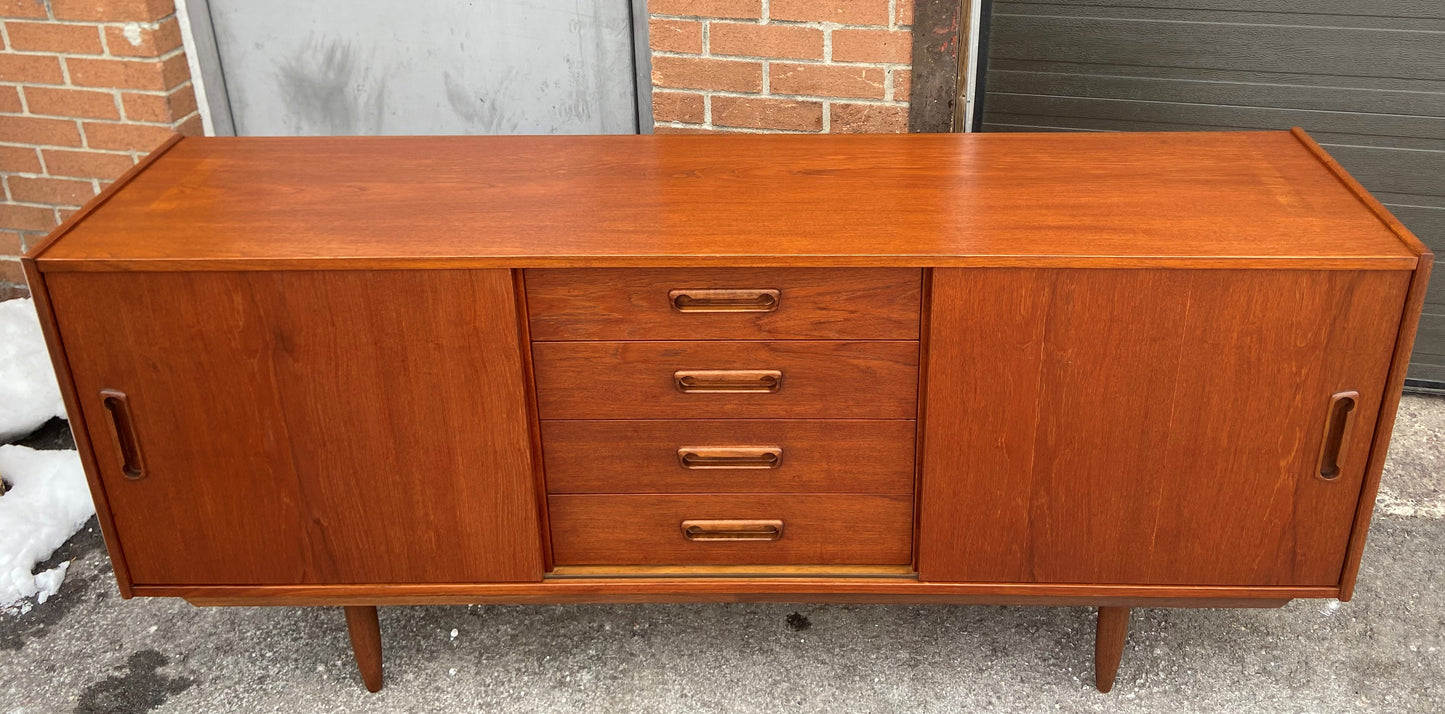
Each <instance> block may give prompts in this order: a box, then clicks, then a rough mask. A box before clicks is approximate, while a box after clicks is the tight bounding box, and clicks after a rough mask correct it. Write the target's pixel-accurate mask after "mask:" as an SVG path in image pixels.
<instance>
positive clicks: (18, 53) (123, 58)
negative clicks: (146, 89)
mask: <svg viewBox="0 0 1445 714" xmlns="http://www.w3.org/2000/svg"><path fill="white" fill-rule="evenodd" d="M5 41H6V43H7V44H6V45H5V49H4V50H0V55H10V56H13V57H58V58H60V59H62V60H65V59H78V60H98V59H108V60H114V61H116V62H163V61H165V60H168V59H170V58H172V57H175V56H176V55H177V54H183V53H185V51H186V46H185V45H184V44H182V45H181V46H179V47H175V48H172V49H169V50H166V51H165V52H163V53H161V54H158V55H113V54H111V53H110V51H109V48H106V51H105V52H104V53H103V54H98V55H87V54H79V53H76V52H48V51H41V50H17V49H15V48H13V47H11V46H10V45H9V44H8V43H9V41H10V38H9V37H6V38H5ZM61 64H62V65H63V64H65V63H64V62H61Z"/></svg>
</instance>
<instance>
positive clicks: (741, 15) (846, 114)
mask: <svg viewBox="0 0 1445 714" xmlns="http://www.w3.org/2000/svg"><path fill="white" fill-rule="evenodd" d="M648 13H649V15H650V20H649V23H648V33H649V37H650V43H651V45H652V85H653V87H652V117H653V120H654V122H655V123H656V131H657V133H659V134H663V133H682V132H702V131H752V132H757V131H768V132H772V131H792V132H831V133H842V132H902V131H907V127H908V90H909V79H910V76H911V75H910V72H909V60H910V56H911V52H912V35H911V32H910V27H909V24H910V23H911V22H912V21H913V0H650V2H649V3H648Z"/></svg>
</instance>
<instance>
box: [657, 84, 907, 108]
mask: <svg viewBox="0 0 1445 714" xmlns="http://www.w3.org/2000/svg"><path fill="white" fill-rule="evenodd" d="M653 91H657V92H662V93H668V92H671V93H676V94H701V95H703V96H704V97H707V98H711V97H728V98H730V99H777V100H783V101H799V100H802V101H812V102H839V103H842V104H877V105H880V106H890V107H906V106H908V102H907V101H904V100H901V99H858V98H855V97H839V96H833V95H829V96H826V97H825V96H821V95H817V94H767V95H764V94H755V93H753V92H733V91H728V90H722V89H719V90H712V89H675V88H672V87H656V88H654V90H653Z"/></svg>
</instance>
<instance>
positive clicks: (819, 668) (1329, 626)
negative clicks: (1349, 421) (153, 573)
mask: <svg viewBox="0 0 1445 714" xmlns="http://www.w3.org/2000/svg"><path fill="white" fill-rule="evenodd" d="M1395 432H1396V433H1395V439H1394V443H1393V444H1392V447H1391V451H1390V460H1389V465H1388V466H1387V469H1386V474H1385V479H1384V489H1383V493H1382V497H1383V499H1382V501H1381V507H1380V509H1379V510H1378V511H1377V515H1376V517H1375V521H1374V525H1373V527H1372V529H1371V532H1370V540H1369V546H1368V547H1367V548H1366V551H1365V563H1364V568H1363V570H1362V572H1361V573H1360V580H1359V588H1358V590H1357V592H1356V595H1355V599H1354V601H1353V602H1350V603H1344V604H1341V603H1338V602H1335V601H1295V602H1293V603H1291V604H1289V605H1288V606H1286V607H1284V608H1283V609H1279V610H1167V609H1146V610H1136V611H1135V615H1134V621H1133V629H1132V631H1131V633H1130V636H1129V642H1128V647H1127V649H1126V651H1125V654H1124V663H1123V666H1122V667H1121V668H1120V671H1119V679H1118V683H1117V684H1116V686H1115V689H1114V692H1113V693H1111V694H1107V695H1105V694H1099V693H1098V692H1096V691H1094V689H1093V686H1092V678H1093V665H1092V646H1093V644H1092V643H1093V617H1092V611H1091V610H1088V609H1085V608H1064V607H1058V608H1049V607H943V606H928V607H900V606H857V605H849V606H842V605H641V606H639V605H595V606H557V607H540V606H530V607H496V606H487V607H395V608H383V609H382V614H381V627H382V637H383V640H384V642H385V647H386V689H384V690H383V691H382V692H381V693H380V694H368V693H367V692H366V691H365V690H364V689H362V686H361V682H360V678H359V677H358V676H357V674H356V669H355V666H354V664H353V662H352V659H351V653H350V649H349V646H348V643H347V638H346V629H345V625H344V623H343V621H342V616H341V612H340V610H339V609H336V608H206V609H203V608H196V607H192V606H190V605H188V604H186V603H185V602H183V601H179V600H155V599H136V600H131V601H122V600H121V599H120V597H119V596H118V595H117V594H116V590H115V583H114V581H113V580H112V578H111V572H110V564H109V561H108V560H107V558H106V555H105V550H104V547H103V545H102V544H101V540H100V537H99V535H98V534H97V533H96V529H95V528H94V527H93V526H92V527H91V528H89V529H88V530H87V531H83V532H82V533H80V534H78V535H77V536H76V537H75V538H73V539H72V540H71V542H70V543H68V544H67V546H66V550H65V551H64V552H62V553H59V554H57V556H56V559H57V560H59V559H68V558H76V560H75V562H74V564H73V565H72V566H71V568H70V571H69V575H68V576H67V578H66V581H65V585H64V588H63V590H62V591H61V593H60V594H59V595H58V596H57V599H55V600H52V601H50V602H47V603H45V604H43V605H39V606H37V607H36V608H35V609H34V610H33V611H31V612H30V613H29V614H26V615H24V616H21V617H19V618H10V617H5V616H0V713H4V714H12V713H19V712H25V713H26V714H39V713H40V712H124V713H128V714H133V713H137V712H152V711H153V712H188V713H203V712H393V711H395V712H461V711H504V712H541V711H567V712H618V711H635V712H669V713H670V712H691V711H704V712H709V711H717V712H778V711H839V712H849V713H850V714H851V713H854V712H897V711H904V710H908V711H917V712H935V711H937V712H944V711H948V712H954V711H987V712H1039V711H1045V710H1047V711H1067V712H1076V711H1077V712H1094V711H1108V712H1161V711H1167V712H1171V714H1182V713H1183V712H1292V713H1302V712H1330V713H1333V712H1426V711H1445V599H1442V597H1441V595H1440V593H1441V592H1445V568H1442V566H1445V483H1442V482H1441V479H1442V478H1445V398H1440V397H1424V396H1407V397H1406V398H1405V400H1404V402H1403V403H1402V404H1401V407H1400V417H1399V422H1398V424H1397V426H1396V430H1395ZM50 434H51V435H50V436H42V437H40V439H39V441H41V442H45V441H46V440H47V439H48V440H49V442H50V443H51V444H54V443H57V442H58V441H59V440H63V435H57V434H56V432H55V431H54V430H53V429H52V431H51V432H50Z"/></svg>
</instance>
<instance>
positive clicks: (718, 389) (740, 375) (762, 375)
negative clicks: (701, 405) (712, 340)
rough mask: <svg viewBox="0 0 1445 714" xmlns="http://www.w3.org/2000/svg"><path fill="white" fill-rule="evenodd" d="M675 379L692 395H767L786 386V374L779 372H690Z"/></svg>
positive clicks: (728, 370)
mask: <svg viewBox="0 0 1445 714" xmlns="http://www.w3.org/2000/svg"><path fill="white" fill-rule="evenodd" d="M672 379H673V382H674V383H675V384H677V390H678V391H679V392H686V393H688V394H701V393H708V392H711V393H715V394H746V393H761V394H766V393H769V392H776V391H778V389H780V388H781V387H782V386H783V373H782V372H779V371H778V370H776V369H687V370H678V371H676V372H673V373H672Z"/></svg>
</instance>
